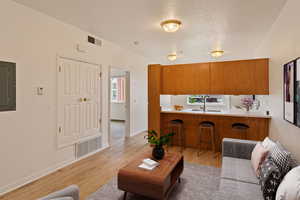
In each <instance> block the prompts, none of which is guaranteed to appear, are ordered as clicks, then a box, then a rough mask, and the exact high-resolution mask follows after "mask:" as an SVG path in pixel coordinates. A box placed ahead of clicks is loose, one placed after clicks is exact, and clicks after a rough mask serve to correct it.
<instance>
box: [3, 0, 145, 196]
mask: <svg viewBox="0 0 300 200" xmlns="http://www.w3.org/2000/svg"><path fill="white" fill-rule="evenodd" d="M0 26H1V37H0V44H1V48H0V60H3V61H11V62H16V63H17V111H16V112H0V126H1V133H0V158H1V164H0V177H1V178H0V194H1V193H3V192H6V191H8V190H10V189H12V188H14V187H16V186H18V185H21V184H23V183H25V182H26V181H30V180H32V179H33V178H36V177H38V176H40V175H43V174H44V173H46V172H49V171H51V170H53V169H54V168H56V167H60V166H61V165H62V164H64V163H68V162H70V161H73V160H74V159H75V158H74V147H72V146H70V147H67V148H64V149H61V150H57V149H56V115H57V111H56V99H57V96H56V95H57V94H56V93H57V90H56V87H57V86H56V58H57V55H65V56H68V57H72V58H78V59H84V60H87V61H90V62H94V63H100V64H102V69H103V105H102V107H103V116H102V117H103V139H104V141H105V144H106V143H107V130H108V117H107V116H108V99H109V98H108V83H109V79H108V67H109V66H124V67H126V68H129V69H130V70H131V72H132V76H131V80H132V81H131V86H132V87H133V89H132V91H131V100H130V103H131V110H130V112H131V116H132V119H131V131H130V132H131V135H134V134H136V133H138V132H141V131H143V130H146V129H147V68H146V67H147V64H148V63H149V62H148V60H147V59H146V58H143V57H141V56H138V55H136V54H134V53H131V52H129V51H127V50H125V49H122V48H120V47H119V46H117V45H115V44H113V43H110V42H108V41H103V47H101V48H100V47H95V46H92V45H88V44H87V43H86V38H87V34H88V33H86V32H84V31H81V30H79V29H77V28H75V27H73V26H71V25H67V24H64V23H62V22H60V21H57V20H56V19H54V18H51V17H48V16H46V15H44V14H41V13H39V12H36V11H34V10H32V9H29V8H26V7H24V6H22V5H19V4H16V3H14V2H12V1H10V0H1V3H0ZM78 43H80V44H84V45H87V47H88V49H87V50H88V52H87V53H78V52H77V51H76V44H78ZM38 86H43V87H44V88H45V95H44V96H37V95H36V94H35V90H36V87H38Z"/></svg>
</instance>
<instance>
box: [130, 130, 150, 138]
mask: <svg viewBox="0 0 300 200" xmlns="http://www.w3.org/2000/svg"><path fill="white" fill-rule="evenodd" d="M144 132H147V130H140V131H136V132H134V133H133V134H132V135H130V137H133V136H136V135H138V134H142V133H144Z"/></svg>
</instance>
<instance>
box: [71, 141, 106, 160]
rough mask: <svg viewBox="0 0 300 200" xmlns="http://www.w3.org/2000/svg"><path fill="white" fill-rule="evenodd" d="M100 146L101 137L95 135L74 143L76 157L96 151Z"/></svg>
mask: <svg viewBox="0 0 300 200" xmlns="http://www.w3.org/2000/svg"><path fill="white" fill-rule="evenodd" d="M101 147H102V140H101V137H96V138H93V139H90V140H87V141H84V142H80V143H77V144H76V158H81V157H84V156H86V155H89V154H91V153H93V152H95V151H98V150H99V149H101Z"/></svg>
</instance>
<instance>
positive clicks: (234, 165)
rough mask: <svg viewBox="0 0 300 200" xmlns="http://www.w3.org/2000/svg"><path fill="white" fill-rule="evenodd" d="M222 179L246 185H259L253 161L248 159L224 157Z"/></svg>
mask: <svg viewBox="0 0 300 200" xmlns="http://www.w3.org/2000/svg"><path fill="white" fill-rule="evenodd" d="M221 177H222V178H225V179H229V180H235V181H239V182H244V183H251V184H257V185H258V184H259V180H258V179H257V178H256V175H255V173H254V171H253V169H252V166H251V161H250V160H246V159H239V158H232V157H223V161H222V173H221Z"/></svg>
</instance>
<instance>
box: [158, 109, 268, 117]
mask: <svg viewBox="0 0 300 200" xmlns="http://www.w3.org/2000/svg"><path fill="white" fill-rule="evenodd" d="M161 113H173V114H192V115H208V116H211V115H213V116H230V117H254V118H268V119H270V118H271V116H270V115H266V114H264V113H262V112H253V111H249V112H247V111H236V110H235V111H232V110H231V111H206V112H203V111H198V110H193V109H184V110H180V111H179V110H174V109H170V108H162V110H161Z"/></svg>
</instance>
